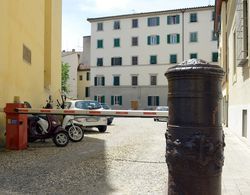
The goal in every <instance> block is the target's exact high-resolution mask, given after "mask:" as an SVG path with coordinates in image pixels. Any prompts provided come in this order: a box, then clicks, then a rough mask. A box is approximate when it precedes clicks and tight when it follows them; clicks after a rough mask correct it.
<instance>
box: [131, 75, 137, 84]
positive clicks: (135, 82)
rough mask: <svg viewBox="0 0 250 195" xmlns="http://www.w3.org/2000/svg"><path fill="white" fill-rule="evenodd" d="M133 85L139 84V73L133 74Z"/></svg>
mask: <svg viewBox="0 0 250 195" xmlns="http://www.w3.org/2000/svg"><path fill="white" fill-rule="evenodd" d="M131 85H132V86H137V85H138V76H137V75H132V76H131Z"/></svg>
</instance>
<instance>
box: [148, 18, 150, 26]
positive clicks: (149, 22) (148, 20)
mask: <svg viewBox="0 0 250 195" xmlns="http://www.w3.org/2000/svg"><path fill="white" fill-rule="evenodd" d="M149 24H150V18H148V26H149Z"/></svg>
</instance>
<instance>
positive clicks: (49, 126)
mask: <svg viewBox="0 0 250 195" xmlns="http://www.w3.org/2000/svg"><path fill="white" fill-rule="evenodd" d="M49 138H52V140H53V142H54V143H55V145H56V146H59V147H64V146H66V145H67V144H68V143H69V136H68V133H67V131H65V129H64V128H63V127H62V125H61V121H60V120H58V118H57V116H55V115H51V114H49V115H45V116H41V115H37V116H30V117H28V141H29V142H34V141H36V140H38V139H41V140H45V139H49Z"/></svg>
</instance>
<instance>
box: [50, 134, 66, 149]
mask: <svg viewBox="0 0 250 195" xmlns="http://www.w3.org/2000/svg"><path fill="white" fill-rule="evenodd" d="M53 142H54V144H55V145H56V146H58V147H64V146H66V145H68V143H69V136H68V133H67V132H66V131H59V132H58V133H56V134H55V136H54V137H53Z"/></svg>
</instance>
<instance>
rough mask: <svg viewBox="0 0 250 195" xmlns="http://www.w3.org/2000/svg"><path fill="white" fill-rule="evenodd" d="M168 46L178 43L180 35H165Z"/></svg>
mask: <svg viewBox="0 0 250 195" xmlns="http://www.w3.org/2000/svg"><path fill="white" fill-rule="evenodd" d="M167 42H168V44H175V43H180V34H169V35H167Z"/></svg>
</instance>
